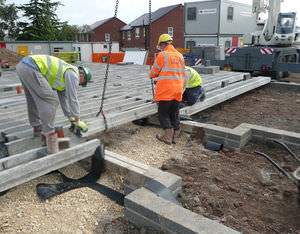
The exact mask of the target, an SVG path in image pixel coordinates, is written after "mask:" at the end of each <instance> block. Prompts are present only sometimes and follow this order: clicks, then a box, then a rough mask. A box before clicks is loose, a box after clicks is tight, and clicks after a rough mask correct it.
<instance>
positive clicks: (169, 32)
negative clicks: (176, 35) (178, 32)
mask: <svg viewBox="0 0 300 234" xmlns="http://www.w3.org/2000/svg"><path fill="white" fill-rule="evenodd" d="M168 34H169V35H170V36H171V37H173V27H168Z"/></svg>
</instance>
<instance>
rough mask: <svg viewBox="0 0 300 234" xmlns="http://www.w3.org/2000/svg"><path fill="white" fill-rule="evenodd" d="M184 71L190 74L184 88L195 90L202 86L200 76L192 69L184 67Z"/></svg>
mask: <svg viewBox="0 0 300 234" xmlns="http://www.w3.org/2000/svg"><path fill="white" fill-rule="evenodd" d="M185 70H186V71H189V72H190V73H191V75H190V77H189V78H188V79H189V81H188V83H187V85H186V88H187V89H188V88H195V87H197V86H199V85H201V84H202V78H201V76H200V74H199V73H198V72H197V71H196V70H195V69H193V68H191V67H188V66H185Z"/></svg>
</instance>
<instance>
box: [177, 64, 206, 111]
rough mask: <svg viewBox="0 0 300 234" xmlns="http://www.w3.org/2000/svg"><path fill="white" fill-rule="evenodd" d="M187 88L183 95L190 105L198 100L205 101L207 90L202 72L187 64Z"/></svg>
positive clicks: (185, 101)
mask: <svg viewBox="0 0 300 234" xmlns="http://www.w3.org/2000/svg"><path fill="white" fill-rule="evenodd" d="M184 70H185V81H184V87H185V90H184V92H183V95H182V101H183V103H185V104H186V105H188V106H192V105H194V104H195V103H196V102H197V101H199V100H200V101H203V100H204V98H205V92H204V89H203V87H202V86H201V84H202V79H201V76H200V74H199V73H198V72H197V71H196V70H195V69H193V68H191V67H188V66H185V69H184Z"/></svg>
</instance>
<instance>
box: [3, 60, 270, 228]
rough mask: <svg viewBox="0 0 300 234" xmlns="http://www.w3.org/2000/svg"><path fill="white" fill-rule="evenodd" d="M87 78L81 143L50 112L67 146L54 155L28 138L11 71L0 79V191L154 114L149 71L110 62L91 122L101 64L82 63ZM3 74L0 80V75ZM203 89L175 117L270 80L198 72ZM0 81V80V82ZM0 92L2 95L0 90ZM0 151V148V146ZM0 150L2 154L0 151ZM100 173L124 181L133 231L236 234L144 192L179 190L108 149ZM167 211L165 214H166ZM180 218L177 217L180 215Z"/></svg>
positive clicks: (177, 183)
mask: <svg viewBox="0 0 300 234" xmlns="http://www.w3.org/2000/svg"><path fill="white" fill-rule="evenodd" d="M86 65H88V66H89V67H90V69H91V71H92V74H93V82H92V83H89V85H88V87H86V88H80V89H79V92H78V96H79V101H80V105H81V119H82V120H84V121H85V122H87V123H88V126H89V132H88V133H87V134H84V135H83V137H82V138H78V137H76V136H73V135H72V134H71V133H70V132H69V131H68V130H67V128H68V125H69V123H68V120H67V119H66V118H65V117H64V116H63V113H62V111H61V110H60V108H59V110H58V111H57V115H56V123H57V124H58V123H59V124H63V125H64V126H65V127H64V129H65V135H66V136H69V137H70V139H71V147H70V148H69V149H65V150H62V151H60V152H58V153H57V154H52V155H47V153H46V149H45V147H41V140H40V138H38V137H36V138H34V137H32V129H31V127H30V126H29V123H28V118H27V111H26V109H27V106H26V100H25V96H24V94H21V95H20V94H16V90H15V87H16V86H18V85H19V83H18V80H17V77H16V73H15V72H12V71H10V72H9V73H6V74H4V80H5V81H7V80H8V81H11V82H5V84H4V85H5V86H6V87H4V86H2V87H4V88H3V89H1V87H0V110H1V111H0V133H1V136H0V142H2V146H3V145H4V146H5V149H6V151H7V155H9V156H8V157H4V158H1V154H0V193H1V192H3V191H5V190H7V189H10V188H12V187H14V186H17V185H19V184H22V183H25V182H27V181H30V180H32V179H34V178H37V177H39V176H42V175H44V174H47V173H49V172H51V171H53V170H57V169H60V168H62V167H65V166H67V165H70V164H72V163H74V162H76V161H79V160H82V159H84V158H87V157H90V156H91V155H92V154H93V153H94V151H95V149H96V148H97V147H98V146H99V144H100V142H99V140H97V139H93V138H95V137H96V136H97V135H98V134H99V133H101V132H102V131H104V130H105V129H106V128H107V129H109V128H112V127H116V126H119V125H121V124H125V123H128V122H131V121H133V120H137V119H140V118H144V117H148V116H151V115H153V114H155V113H156V112H157V106H156V104H155V103H153V102H152V99H153V94H152V84H151V81H150V80H149V78H148V72H149V67H147V66H140V65H126V66H118V65H110V72H109V76H108V83H107V89H106V94H105V97H104V109H103V110H104V114H105V117H106V123H105V122H104V119H103V117H102V116H101V115H100V116H99V117H96V114H97V112H98V111H99V106H100V103H101V100H102V99H101V98H102V89H103V83H104V77H105V76H104V74H105V70H106V65H104V64H86ZM5 75H7V76H6V77H5ZM202 78H203V80H204V82H203V86H204V88H205V90H206V99H205V101H204V102H199V103H196V104H195V105H193V106H191V107H184V108H182V109H181V110H180V112H181V114H185V115H192V114H195V113H197V112H200V111H201V110H204V109H207V108H209V107H211V106H214V105H216V104H218V103H221V102H224V101H226V100H228V99H230V98H233V97H235V96H238V95H240V94H242V93H244V92H247V91H250V90H252V89H255V88H257V87H260V86H262V85H265V84H267V83H269V82H270V78H266V77H257V78H250V77H249V75H248V74H245V73H233V72H222V71H221V72H217V73H214V74H204V75H202ZM1 79H3V77H1ZM1 91H5V92H1ZM2 146H1V148H0V150H2V148H3V147H2ZM2 153H3V152H2ZM105 162H106V166H107V169H109V170H111V171H114V172H116V173H119V174H120V175H121V176H123V177H124V178H125V185H124V188H125V191H124V192H125V193H126V194H128V193H129V194H128V195H127V196H126V198H125V216H126V217H127V218H128V219H129V220H130V221H131V222H133V223H135V224H137V225H140V226H151V227H152V228H155V229H157V230H162V231H166V232H170V233H199V232H201V233H203V232H204V233H210V232H211V231H212V230H213V232H218V233H238V232H235V231H234V230H232V229H230V228H227V227H225V226H223V225H222V224H219V223H217V222H215V221H212V220H209V219H206V218H204V217H203V216H201V215H197V214H195V213H193V212H191V211H188V210H186V209H184V208H182V207H180V206H178V205H176V204H173V203H170V202H168V201H167V200H165V199H163V198H161V197H160V196H159V194H156V193H154V192H153V191H150V190H147V189H146V188H144V187H145V186H144V185H145V183H147V182H149V181H156V182H157V183H160V184H161V185H162V186H165V188H166V189H168V190H170V191H171V193H173V194H174V196H176V194H177V193H178V192H179V191H180V190H181V178H180V177H178V176H175V175H172V174H169V173H166V172H162V171H160V170H158V169H155V168H151V167H149V166H146V165H143V164H141V163H138V162H135V161H133V160H130V159H128V158H124V157H122V156H121V155H116V154H114V153H113V152H109V151H106V152H105ZM167 211H170V212H167ZM182 214H184V215H182Z"/></svg>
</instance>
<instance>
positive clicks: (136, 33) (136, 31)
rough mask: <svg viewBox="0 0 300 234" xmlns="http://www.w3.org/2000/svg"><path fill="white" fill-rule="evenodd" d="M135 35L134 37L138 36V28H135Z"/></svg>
mask: <svg viewBox="0 0 300 234" xmlns="http://www.w3.org/2000/svg"><path fill="white" fill-rule="evenodd" d="M135 37H136V38H139V37H140V28H135Z"/></svg>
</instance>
